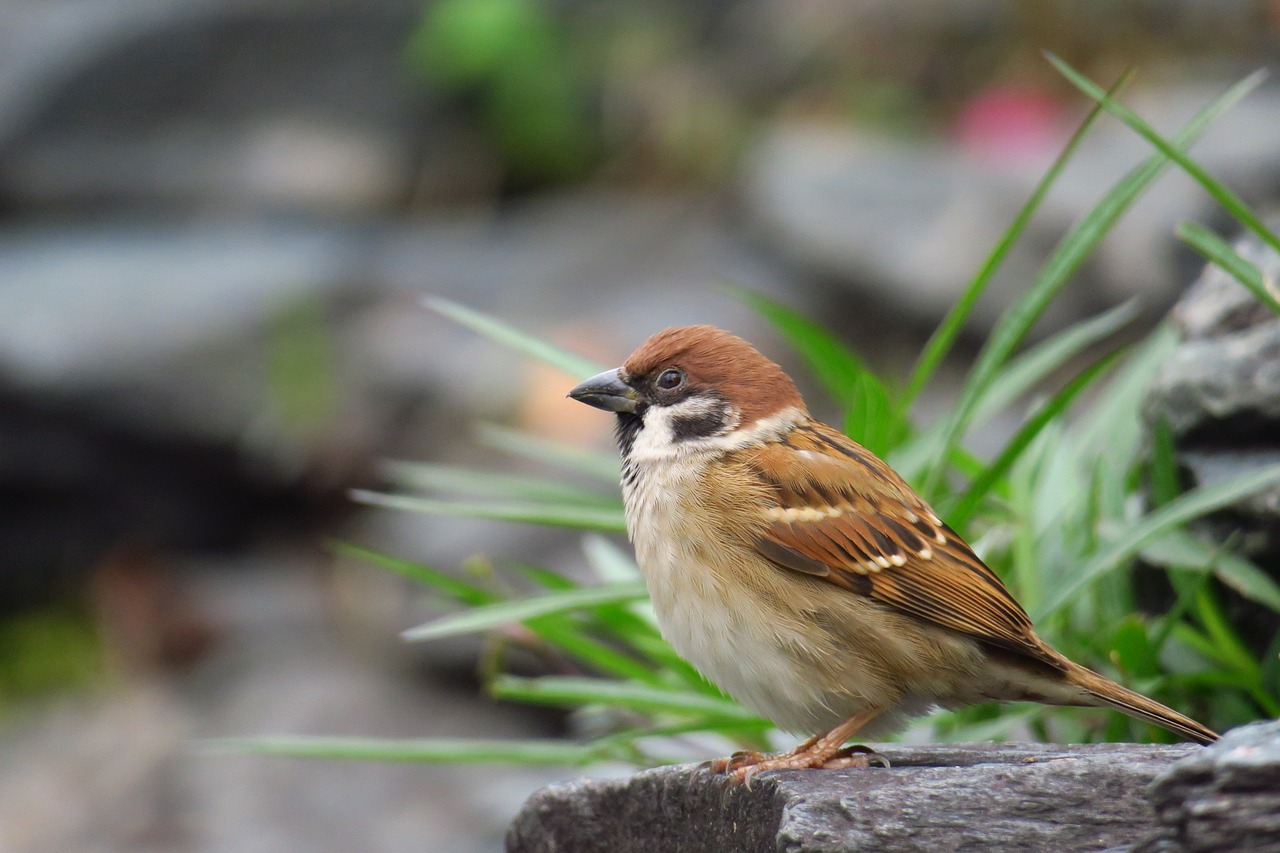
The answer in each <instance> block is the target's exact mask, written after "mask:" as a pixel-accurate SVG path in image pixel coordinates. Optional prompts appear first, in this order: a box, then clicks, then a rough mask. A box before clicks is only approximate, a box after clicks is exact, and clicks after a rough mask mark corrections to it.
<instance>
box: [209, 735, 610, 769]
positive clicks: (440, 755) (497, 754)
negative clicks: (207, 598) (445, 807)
mask: <svg viewBox="0 0 1280 853" xmlns="http://www.w3.org/2000/svg"><path fill="white" fill-rule="evenodd" d="M197 748H198V749H199V750H200V751H201V752H203V753H207V754H217V755H273V756H281V757H285V758H325V759H342V760H346V761H407V762H420V763H424V764H442V763H456V762H466V763H490V764H575V765H576V764H589V763H590V762H592V761H599V760H600V759H602V758H605V757H607V756H605V755H603V754H602V750H601V749H600V748H599V747H595V746H592V745H590V744H577V743H572V742H570V741H563V740H465V739H457V738H409V739H394V738H362V737H323V736H311V737H308V736H304V735H293V736H276V737H247V738H221V739H217V740H207V741H203V742H201V743H199V744H198V745H197Z"/></svg>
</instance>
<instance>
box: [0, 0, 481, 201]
mask: <svg viewBox="0 0 1280 853" xmlns="http://www.w3.org/2000/svg"><path fill="white" fill-rule="evenodd" d="M13 5H15V4H14V0H5V2H2V3H0V12H3V14H4V15H5V22H6V27H5V32H4V33H3V34H0V47H3V48H5V50H3V51H0V55H3V56H4V57H5V58H4V59H3V60H0V191H3V193H4V194H5V196H6V198H8V199H9V200H10V201H16V202H18V203H20V204H30V205H38V206H43V207H49V206H64V205H78V206H80V207H81V208H82V209H83V208H84V207H94V206H100V205H103V204H108V205H119V204H126V205H137V204H140V203H150V204H155V203H160V204H168V205H183V206H186V207H195V208H199V209H209V208H215V209H228V208H233V209H239V210H244V209H271V210H289V211H296V210H302V211H307V212H321V213H330V214H331V213H338V214H350V213H353V212H356V213H359V212H368V211H380V210H387V209H389V208H391V207H393V206H396V205H398V204H399V203H401V202H403V200H404V198H405V196H406V194H407V192H408V191H407V189H406V188H408V187H412V186H414V185H415V178H417V177H421V178H423V179H424V180H425V182H426V185H421V186H418V191H419V194H420V195H422V194H425V195H430V194H431V192H432V190H433V187H432V186H431V185H430V184H431V183H432V181H433V180H434V181H435V182H437V183H439V182H440V181H445V182H446V183H448V182H452V183H453V184H455V185H456V184H458V179H457V178H456V177H450V176H445V175H434V174H428V172H430V170H427V171H423V172H421V173H419V172H418V171H417V162H418V160H419V158H420V157H423V156H424V155H426V156H427V157H428V159H429V160H430V161H432V162H435V161H437V160H439V159H445V160H449V161H451V162H454V163H455V164H457V163H461V162H464V161H469V162H474V161H475V160H476V158H475V156H474V155H473V156H470V157H469V158H467V157H466V156H465V155H466V154H468V152H469V151H473V149H474V145H473V144H472V143H473V142H474V140H470V139H463V138H461V136H460V133H461V132H460V131H457V130H456V129H455V127H454V125H455V124H456V122H453V121H452V120H450V119H449V118H448V117H447V116H444V115H442V114H439V111H438V110H436V109H434V107H433V102H432V99H431V97H430V93H429V90H428V89H427V87H424V86H422V85H420V81H416V80H414V79H413V77H412V75H411V74H410V72H409V70H408V68H407V66H406V65H405V63H404V61H403V48H404V43H405V39H406V38H407V36H408V34H409V33H410V32H411V31H412V27H413V25H414V23H415V21H416V20H417V18H418V16H419V15H420V13H421V10H420V7H419V6H418V4H415V3H412V2H404V0H381V2H374V3H363V4H361V3H351V2H327V3H294V2H289V3H271V2H260V0H211V2H201V3H183V2H173V0H159V2H155V0H106V2H99V3H92V2H90V3H85V2H76V0H52V2H48V3H40V4H18V5H19V6H20V7H21V8H20V9H18V10H17V11H16V13H11V10H9V9H8V8H7V7H9V6H13ZM429 129H430V131H431V132H430V133H428V130H429ZM455 149H456V151H455ZM455 153H456V154H457V155H458V156H455ZM485 180H487V178H486V179H485Z"/></svg>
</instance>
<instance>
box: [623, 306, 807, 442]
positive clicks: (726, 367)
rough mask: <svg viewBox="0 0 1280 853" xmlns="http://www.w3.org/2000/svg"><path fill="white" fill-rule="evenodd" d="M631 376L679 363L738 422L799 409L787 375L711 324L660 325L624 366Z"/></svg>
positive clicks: (797, 394)
mask: <svg viewBox="0 0 1280 853" xmlns="http://www.w3.org/2000/svg"><path fill="white" fill-rule="evenodd" d="M622 367H623V370H624V371H625V372H626V375H627V376H628V377H631V378H639V377H642V376H647V375H649V374H651V373H654V372H656V371H660V370H666V369H667V368H668V367H678V368H679V369H681V370H683V371H684V372H685V374H686V375H687V376H688V377H689V381H690V383H691V384H693V385H695V386H702V387H710V388H714V389H715V390H717V391H719V392H720V393H721V394H724V395H725V397H726V398H728V400H729V402H730V403H732V404H733V406H734V407H735V408H737V410H738V412H739V414H740V415H741V418H742V423H743V424H749V423H752V422H754V421H756V420H758V419H760V418H763V417H768V416H769V415H772V414H774V413H776V412H778V411H781V410H782V409H785V408H787V407H789V406H795V407H798V408H801V409H803V408H804V400H803V399H801V397H800V392H799V391H797V390H796V386H795V383H793V382H792V381H791V377H789V376H787V374H786V373H784V372H783V370H782V368H781V367H779V366H778V365H776V364H774V363H773V362H772V361H770V360H769V359H767V358H765V357H764V356H763V355H761V354H760V351H759V350H757V349H756V348H755V347H753V346H752V345H751V344H749V343H747V342H746V341H744V340H743V339H742V338H739V337H738V336H737V335H731V334H729V333H728V332H726V331H724V330H723V329H717V328H715V327H714V326H679V327H675V328H670V329H664V330H662V331H661V332H658V333H657V334H656V335H654V336H653V337H651V338H649V340H647V341H645V342H644V343H643V344H641V345H640V347H639V349H637V350H636V351H635V352H633V353H632V354H631V357H630V358H628V359H627V361H626V364H624V365H623V366H622Z"/></svg>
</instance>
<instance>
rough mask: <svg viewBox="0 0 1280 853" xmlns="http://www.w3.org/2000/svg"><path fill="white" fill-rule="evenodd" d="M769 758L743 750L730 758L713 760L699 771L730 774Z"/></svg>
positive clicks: (700, 765)
mask: <svg viewBox="0 0 1280 853" xmlns="http://www.w3.org/2000/svg"><path fill="white" fill-rule="evenodd" d="M768 757H769V756H767V755H765V754H764V753H763V752H756V751H755V750H741V751H739V752H735V753H734V754H733V755H730V756H729V757H728V758H713V759H711V760H710V761H704V762H702V763H701V764H699V765H698V769H699V770H710V771H711V772H712V773H729V772H732V771H735V770H738V769H740V768H743V767H750V766H751V765H753V764H759V763H760V762H761V761H765V760H767V759H768Z"/></svg>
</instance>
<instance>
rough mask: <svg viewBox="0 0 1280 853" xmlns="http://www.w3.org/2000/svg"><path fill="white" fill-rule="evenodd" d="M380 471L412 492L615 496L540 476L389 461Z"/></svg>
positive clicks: (576, 499) (567, 499)
mask: <svg viewBox="0 0 1280 853" xmlns="http://www.w3.org/2000/svg"><path fill="white" fill-rule="evenodd" d="M378 469H379V471H380V472H381V473H382V474H383V476H385V477H386V478H387V479H388V480H390V481H391V482H392V483H393V484H395V485H397V486H399V487H400V488H403V489H410V490H413V491H447V492H455V493H458V494H463V495H469V496H472V497H480V498H505V499H508V500H516V501H546V502H550V503H557V502H559V503H579V504H593V505H599V504H616V503H617V502H618V501H617V495H616V493H615V494H613V495H607V494H601V493H600V492H592V491H588V490H587V489H583V488H580V487H578V486H574V485H572V484H570V483H565V482H561V481H558V480H553V479H549V478H547V477H545V476H542V477H524V476H518V475H513V474H494V473H492V472H490V471H477V470H475V469H471V468H462V467H459V466H455V465H438V464H435V463H430V462H401V461H399V460H388V461H384V462H382V463H381V464H380V465H379V466H378Z"/></svg>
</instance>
